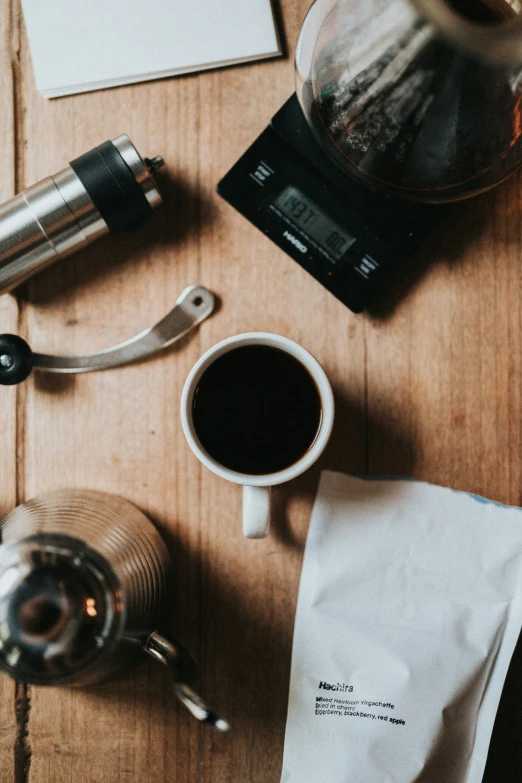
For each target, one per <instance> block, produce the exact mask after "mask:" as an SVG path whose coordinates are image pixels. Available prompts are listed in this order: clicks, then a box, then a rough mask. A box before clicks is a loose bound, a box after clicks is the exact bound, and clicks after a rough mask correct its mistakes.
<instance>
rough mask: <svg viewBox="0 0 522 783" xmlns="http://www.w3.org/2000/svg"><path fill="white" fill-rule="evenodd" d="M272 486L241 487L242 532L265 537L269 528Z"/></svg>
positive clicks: (246, 536) (250, 536) (252, 536)
mask: <svg viewBox="0 0 522 783" xmlns="http://www.w3.org/2000/svg"><path fill="white" fill-rule="evenodd" d="M271 495H272V487H251V486H244V487H243V534H244V536H245V538H266V537H267V535H268V531H269V529H270V513H271V502H272V498H271Z"/></svg>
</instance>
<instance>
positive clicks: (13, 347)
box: [0, 286, 215, 386]
mask: <svg viewBox="0 0 522 783" xmlns="http://www.w3.org/2000/svg"><path fill="white" fill-rule="evenodd" d="M214 305H215V299H214V295H213V294H212V293H211V292H210V291H209V290H208V289H207V288H203V286H190V287H189V288H186V289H185V290H184V291H183V293H182V294H181V296H180V297H179V299H178V300H177V302H176V306H175V307H174V309H173V310H171V311H170V313H169V314H168V315H166V316H165V318H162V320H161V321H159V323H157V324H156V325H155V326H153V327H152V328H151V329H146V330H145V331H144V332H141V333H140V334H138V335H136V337H132V338H131V339H130V340H127V341H126V342H124V343H120V344H119V345H115V346H113V347H112V348H106V349H105V350H102V351H97V352H95V353H87V354H82V355H80V356H51V355H48V354H44V353H33V352H32V351H31V349H30V347H29V346H28V345H27V343H26V342H25V340H22V338H21V337H17V336H15V335H9V334H3V335H0V385H4V386H10V385H13V384H16V383H21V382H22V381H24V380H25V379H26V378H27V376H28V375H29V374H30V372H31V370H32V369H35V370H42V371H45V372H57V373H80V372H92V371H94V370H107V369H109V368H111V367H119V366H121V365H123V364H130V363H131V362H135V361H138V360H139V359H144V358H145V357H147V356H150V355H151V354H153V353H156V352H157V351H159V350H161V349H162V348H166V347H167V346H169V345H171V344H172V343H173V342H175V341H176V340H179V339H180V338H181V337H183V336H184V335H185V334H187V332H189V331H191V330H192V329H194V328H195V327H196V326H198V324H200V323H201V322H202V321H204V320H205V319H206V318H208V316H209V315H211V314H212V311H213V310H214Z"/></svg>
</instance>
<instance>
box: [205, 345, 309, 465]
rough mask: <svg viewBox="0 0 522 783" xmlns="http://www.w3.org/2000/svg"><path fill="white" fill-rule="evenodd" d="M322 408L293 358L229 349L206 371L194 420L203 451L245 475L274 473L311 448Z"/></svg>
mask: <svg viewBox="0 0 522 783" xmlns="http://www.w3.org/2000/svg"><path fill="white" fill-rule="evenodd" d="M321 418H322V407H321V397H320V394H319V390H318V388H317V386H316V384H315V381H314V379H313V378H312V376H311V375H310V373H309V372H308V370H307V369H306V367H304V365H302V364H301V362H300V361H299V360H298V359H296V358H295V357H294V356H292V355H291V354H289V353H287V352H286V351H283V350H281V349H279V348H273V347H271V346H267V345H247V346H241V347H239V348H233V349H232V350H230V351H228V352H227V353H224V354H222V355H221V356H218V358H217V359H216V360H215V361H214V362H213V363H212V364H211V365H210V367H208V368H207V369H206V370H205V372H204V373H203V375H202V376H201V378H200V381H199V384H198V386H197V388H196V392H195V394H194V397H193V403H192V420H193V423H194V428H195V431H196V435H197V437H198V439H199V441H200V443H201V445H202V446H203V448H204V449H205V451H206V452H207V453H208V454H209V455H210V456H211V457H212V458H213V459H214V460H216V461H217V462H219V463H220V464H221V465H222V466H223V467H225V468H228V469H229V470H234V471H236V472H238V473H246V474H249V475H268V474H270V473H278V472H279V471H281V470H284V469H285V468H289V467H291V466H292V465H294V464H295V463H296V462H298V461H299V460H300V459H301V458H302V457H303V456H304V455H305V454H306V452H307V451H308V450H309V449H310V448H311V446H312V445H313V443H314V441H315V439H316V437H317V434H318V432H319V428H320V425H321Z"/></svg>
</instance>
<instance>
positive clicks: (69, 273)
mask: <svg viewBox="0 0 522 783" xmlns="http://www.w3.org/2000/svg"><path fill="white" fill-rule="evenodd" d="M307 6H308V0H283V2H282V3H281V17H282V24H283V28H284V34H285V39H286V42H287V49H288V51H289V52H293V49H294V46H295V41H296V37H297V33H298V30H299V27H300V24H301V21H302V19H303V17H304V14H305V12H306V10H307ZM15 8H17V4H16V2H15ZM17 29H18V26H17V20H16V14H14V18H13V19H11V20H9V19H8V14H7V12H6V13H5V14H4V16H3V17H2V21H1V26H0V34H1V36H2V38H1V40H2V41H3V42H4V44H5V45H4V46H3V47H2V53H1V55H0V56H1V58H2V60H1V63H0V68H1V70H0V73H1V75H2V95H1V100H2V102H3V105H2V108H3V111H2V115H1V117H0V145H1V146H0V148H1V149H2V152H3V153H4V159H5V161H7V162H9V161H15V159H16V170H15V169H14V167H13V166H11V168H9V166H10V165H11V164H8V165H7V166H6V165H4V167H3V177H2V181H1V183H0V184H1V187H2V189H3V190H2V196H3V197H4V198H5V197H7V196H8V195H9V194H10V193H11V192H12V190H13V188H14V184H15V180H16V183H17V185H18V188H19V189H21V188H23V187H24V186H26V185H29V184H31V183H33V182H35V181H37V180H38V179H40V178H42V177H44V176H46V175H48V174H49V173H51V172H52V171H57V170H59V169H60V168H61V167H62V166H63V165H64V164H65V163H66V162H67V161H68V160H71V159H72V158H73V157H75V156H76V155H78V154H80V153H82V152H84V151H86V150H88V149H90V148H91V147H92V146H95V145H96V144H98V143H100V142H102V141H104V140H105V139H107V138H114V137H115V136H117V135H119V134H120V133H124V132H127V133H129V135H130V136H131V138H132V139H133V141H134V142H135V143H136V145H137V146H138V148H139V149H140V150H142V151H143V153H144V154H148V155H154V154H157V153H161V154H162V155H163V156H164V157H165V159H166V161H167V164H168V172H167V174H166V175H165V174H164V175H163V177H162V179H161V187H162V190H163V192H164V196H165V205H164V207H163V208H162V209H161V210H160V211H159V213H158V214H157V215H155V217H154V218H153V219H152V220H151V221H150V222H149V224H148V225H147V226H144V227H143V229H142V230H141V231H140V232H139V233H138V234H136V235H135V236H132V237H129V238H108V239H106V240H104V241H103V242H102V243H101V244H99V245H98V246H96V247H93V248H91V249H90V250H88V251H86V252H84V253H82V254H81V255H78V256H75V257H74V258H71V259H68V260H66V261H64V262H63V263H60V264H58V265H57V266H55V267H53V268H50V269H49V270H47V271H46V272H45V273H43V274H42V275H40V276H38V277H37V278H35V279H34V280H33V281H32V282H31V283H30V284H29V285H28V286H27V287H26V288H25V289H24V290H22V291H20V292H17V293H18V294H19V296H18V303H19V307H20V312H21V316H20V319H19V320H20V329H21V331H22V333H23V335H24V336H26V337H27V338H28V339H29V340H30V342H31V344H32V345H34V347H35V348H37V349H38V350H42V351H46V352H55V351H59V352H63V353H67V352H80V351H89V350H96V349H98V348H103V347H105V346H107V345H110V344H113V343H115V342H117V341H119V340H123V339H125V338H127V337H129V336H131V335H132V334H135V333H137V332H138V331H139V330H140V329H142V328H144V327H146V326H149V325H150V324H152V323H154V322H155V321H156V320H158V319H159V318H160V317H161V316H162V315H163V314H165V313H166V312H167V310H169V309H170V308H171V307H172V304H173V302H174V301H175V299H176V298H177V296H178V295H179V293H180V292H181V291H182V290H183V288H185V286H187V285H189V284H193V283H201V284H203V285H206V286H208V287H210V288H211V289H213V290H214V291H215V292H216V293H217V294H218V295H219V296H220V298H221V300H222V304H221V308H220V310H219V312H218V313H217V314H216V315H215V316H214V317H213V318H212V319H210V320H209V321H207V322H206V323H205V324H203V326H202V327H201V329H200V330H199V332H198V333H197V334H195V335H194V336H192V337H191V338H189V339H187V340H186V341H184V342H183V344H182V345H181V346H180V347H179V348H174V349H173V350H171V351H169V352H168V353H167V354H166V355H164V356H162V357H158V358H156V359H153V360H151V361H149V362H146V363H143V364H141V365H139V366H134V367H128V368H125V369H120V370H115V371H111V372H107V373H99V374H93V375H85V376H78V377H76V378H73V377H72V378H67V377H66V376H64V378H60V377H56V378H53V377H52V376H48V377H46V376H44V375H36V374H35V375H34V376H33V377H32V378H31V379H30V380H29V381H28V383H27V384H25V385H24V386H23V387H20V388H19V391H18V425H17V416H16V392H14V391H13V390H4V391H3V392H2V395H1V396H0V400H1V402H0V430H1V432H2V449H1V450H0V475H1V476H2V478H3V479H4V483H3V486H4V492H3V495H2V498H1V500H0V504H1V505H2V506H5V509H3V510H7V508H10V507H12V506H13V505H14V503H15V501H16V496H17V491H16V477H18V497H19V498H20V499H23V498H29V497H32V496H34V495H35V494H37V493H40V492H44V491H49V490H52V489H55V488H58V487H82V486H85V487H90V488H92V489H100V490H105V491H112V492H116V493H119V494H121V495H123V496H125V497H127V498H128V499H129V500H131V501H133V502H135V503H136V504H137V505H138V506H139V507H141V508H142V509H143V510H144V511H145V512H146V513H148V514H149V515H150V516H151V518H152V519H153V520H154V521H155V522H156V523H157V524H158V526H159V527H160V529H161V530H162V532H163V533H164V534H165V537H166V539H167V541H168V543H169V546H170V549H171V552H172V556H173V559H174V562H175V577H174V588H173V593H172V625H173V628H174V631H175V633H176V634H177V635H179V637H180V638H181V639H182V641H183V642H184V643H185V644H186V645H187V646H188V647H189V648H190V649H191V651H192V652H193V654H194V656H195V658H196V659H197V661H198V663H199V665H200V668H201V689H202V691H203V692H204V693H205V694H206V695H207V696H208V698H209V699H210V700H211V701H213V702H214V703H215V704H216V706H219V708H220V709H221V710H222V711H223V713H224V714H225V715H226V716H227V717H228V718H229V719H230V720H231V722H232V726H233V730H232V732H231V733H230V734H229V735H227V736H218V735H215V734H211V733H209V732H208V731H205V730H204V729H202V728H200V727H199V726H197V725H196V724H195V723H194V722H193V721H192V720H190V719H189V718H188V716H187V715H186V714H185V713H184V712H183V711H181V710H180V709H178V707H177V705H176V703H175V702H174V700H173V696H172V693H171V691H170V690H169V687H168V683H167V680H166V677H165V676H164V673H163V671H161V670H160V669H159V668H157V667H155V666H154V665H153V664H151V665H148V664H147V663H144V665H143V666H141V667H140V668H139V669H137V670H136V671H134V672H132V673H131V674H130V675H129V676H127V677H126V678H125V679H123V680H121V681H118V682H115V683H112V684H110V685H108V686H104V687H101V688H97V689H92V690H90V691H76V690H70V689H69V690H68V689H47V690H46V689H41V688H31V689H30V691H29V693H28V695H29V696H30V710H29V711H28V717H29V722H28V732H29V733H28V737H27V738H26V739H24V742H23V744H21V739H22V727H21V726H20V727H19V730H18V735H17V733H16V731H17V728H16V720H15V711H14V702H15V698H14V689H13V685H12V684H11V683H10V682H9V681H6V679H5V678H2V679H0V783H13V775H14V748H15V744H16V738H17V736H18V746H17V747H18V749H19V758H22V759H23V758H25V759H26V760H29V755H28V754H29V751H30V766H28V767H26V768H24V767H23V764H22V765H20V764H19V765H18V768H17V780H16V783H23V781H26V780H27V781H30V783H66V781H72V780H75V781H76V780H82V781H83V780H85V781H89V783H101V781H104V782H105V781H111V783H121V782H124V781H140V783H166V781H169V783H174V781H175V783H195V782H196V781H200V782H201V783H203V781H205V783H210V782H211V783H237V781H249V782H250V783H276V782H277V781H279V776H280V770H281V760H282V749H283V738H284V726H285V718H286V701H287V692H288V675H289V668H290V653H291V640H292V630H293V618H294V613H295V604H296V598H297V589H298V582H299V574H300V567H301V560H302V554H303V547H304V541H305V535H306V530H307V526H308V521H309V514H310V509H311V504H312V500H313V496H314V493H315V488H316V485H317V480H318V476H319V472H320V469H321V468H324V467H329V468H333V469H337V470H342V471H345V472H353V473H359V474H360V473H365V472H369V473H372V474H399V475H413V476H415V477H416V478H419V479H424V480H427V481H433V482H437V483H443V484H447V485H450V486H454V487H458V488H459V489H465V490H469V491H473V492H479V493H482V494H486V495H488V496H489V497H492V498H494V499H498V500H500V501H503V502H508V503H522V484H521V445H522V442H521V417H520V405H521V401H522V400H521V381H520V377H521V366H520V365H521V360H520V352H521V351H520V349H521V345H520V339H521V338H520V334H521V325H522V324H521V293H522V292H521V276H520V246H521V242H520V214H521V211H522V204H521V196H520V193H521V190H522V188H521V181H520V177H519V176H516V177H515V178H513V179H512V180H510V181H509V182H508V183H507V184H506V185H504V186H502V187H501V188H499V189H498V190H497V191H495V192H494V193H491V194H487V195H485V196H482V197H480V198H478V199H476V200H474V201H472V202H470V203H469V204H465V205H463V206H459V207H457V208H456V209H455V211H454V213H453V214H452V215H451V216H450V218H449V219H448V222H447V225H446V226H445V227H444V230H442V229H441V230H440V231H439V232H438V233H437V234H436V235H435V236H434V237H432V238H431V239H430V241H429V242H428V243H427V244H426V246H425V247H424V248H423V249H422V251H421V252H420V253H419V254H418V255H417V257H416V258H415V259H413V260H412V262H410V263H409V264H408V266H407V267H405V268H404V270H403V272H402V274H401V275H399V276H398V279H397V281H396V283H395V284H394V286H393V288H392V290H391V291H390V292H389V293H388V295H387V296H386V297H385V298H383V299H382V300H381V301H380V302H378V303H377V304H376V305H375V307H374V308H373V309H372V312H371V313H370V314H368V315H365V316H354V315H353V314H351V313H350V312H349V311H348V310H347V309H346V308H344V307H343V306H342V305H341V304H340V303H339V302H337V300H336V299H334V298H333V297H332V296H331V295H330V294H328V293H327V292H326V291H325V290H323V289H322V287H321V286H319V285H318V284H317V283H316V282H315V281H314V280H313V279H312V278H310V277H309V276H308V275H307V274H306V273H305V272H304V271H303V270H301V269H300V268H299V267H298V266H297V264H295V263H294V262H293V261H292V260H291V259H289V258H288V257H287V256H286V255H285V254H284V253H282V252H281V251H279V250H278V249H277V248H276V247H275V246H274V245H272V244H271V243H270V242H269V241H268V240H267V239H266V238H265V237H263V236H262V234H261V233H259V232H258V231H257V230H256V229H255V228H253V227H252V226H250V224H248V223H247V222H246V221H245V220H244V219H243V218H242V217H241V216H240V215H238V214H237V213H236V212H234V211H233V210H232V209H231V208H230V207H229V206H228V205H227V204H225V203H224V202H223V201H221V200H220V199H219V198H218V197H217V196H216V195H215V185H216V183H217V181H218V180H219V179H220V177H221V176H222V175H223V174H224V173H225V172H226V171H227V169H228V168H229V167H230V165H231V164H232V163H233V162H234V161H235V160H236V159H237V158H238V156H239V155H240V154H241V153H242V152H243V151H244V149H245V148H246V147H247V146H248V145H249V144H250V143H251V142H252V141H253V140H254V138H255V137H256V136H257V135H258V133H259V132H260V131H261V130H262V129H263V128H264V126H265V125H266V124H267V122H268V121H269V119H270V117H271V116H272V115H273V114H274V112H275V111H276V110H277V109H278V108H279V106H280V105H281V104H282V103H283V101H284V100H285V99H286V98H287V96H288V95H289V94H290V93H291V91H292V89H293V67H292V58H291V57H287V58H286V59H283V60H274V61H272V62H263V63H259V64H254V65H249V66H246V67H238V68H230V69H225V70H220V71H215V72H211V73H204V74H201V75H194V76H188V77H185V78H181V79H170V80H164V81H158V82H153V83H147V84H141V85H134V86H131V87H123V88H119V89H116V90H108V91H104V92H99V93H95V94H88V95H82V96H74V97H70V98H63V99H59V100H56V101H46V100H44V99H43V98H42V97H41V96H39V94H38V93H37V92H36V90H35V87H34V81H33V75H32V68H31V62H30V57H29V52H28V47H27V41H26V39H25V35H24V36H23V38H22V47H21V60H20V62H18V59H17V56H16V51H17V49H18V46H17ZM10 53H13V57H14V66H15V67H14V71H13V68H12V63H11V54H10ZM13 72H14V74H15V84H14V85H13V83H12V81H11V80H12V74H13ZM13 96H14V98H15V100H13ZM15 130H16V132H15ZM0 319H1V321H0V324H1V327H2V330H3V331H6V330H10V331H13V330H16V328H17V320H18V315H17V305H16V303H15V300H14V299H12V298H9V297H4V298H2V299H1V300H0ZM251 330H266V331H273V332H278V333H280V334H284V335H287V336H289V337H291V338H292V339H295V340H297V341H298V342H300V343H302V344H303V345H304V346H305V347H307V348H308V349H309V350H311V351H312V353H314V354H315V356H316V357H317V358H318V359H319V360H320V362H321V363H322V364H323V366H324V368H325V370H326V372H327V373H328V375H329V377H330V378H331V380H332V383H333V386H334V389H335V394H336V405H337V421H336V428H335V432H334V436H333V439H332V443H331V446H330V447H329V449H328V450H327V452H326V454H325V455H324V457H323V458H322V460H321V462H320V464H319V465H318V466H316V467H315V468H314V469H313V470H312V471H310V472H309V473H308V474H306V476H303V477H301V478H300V479H297V480H296V481H294V482H292V483H291V484H289V485H287V486H285V487H283V488H280V489H278V490H277V492H276V493H275V501H276V509H275V511H276V513H275V520H274V525H273V531H272V534H271V536H270V538H269V539H267V540H266V541H260V542H251V541H245V540H244V539H243V537H242V534H241V524H240V516H241V495H240V490H239V488H238V487H235V486H233V485H230V484H227V483H226V482H223V481H221V480H220V479H218V478H217V477H216V476H214V475H213V474H211V473H209V472H208V471H206V470H204V469H203V468H202V467H201V466H200V464H199V463H198V461H197V460H196V459H195V457H193V455H192V453H191V452H190V450H189V448H188V446H187V445H186V443H185V441H184V439H183V436H182V432H181V426H180V421H179V414H178V406H179V399H180V394H181V389H182V386H183V382H184V380H185V378H186V376H187V374H188V372H189V370H190V368H191V366H192V365H193V364H194V362H195V361H196V359H197V358H198V357H199V356H200V355H201V353H202V352H203V351H204V350H206V349H207V348H208V347H210V346H211V345H213V344H214V343H215V342H217V341H218V340H220V339H223V338H225V337H227V336H229V335H232V334H235V333H239V332H244V331H251ZM16 437H17V439H18V440H17V442H16ZM17 454H18V457H19V466H18V474H17V473H16V456H17ZM521 672H522V665H520V655H518V656H517V658H516V660H515V665H514V666H513V668H512V672H511V673H510V679H509V680H508V685H507V686H506V697H505V698H504V700H503V706H502V708H501V718H500V721H499V722H498V723H497V729H496V733H495V740H494V745H493V751H492V756H491V760H490V766H489V768H488V775H489V778H488V783H489V781H491V783H494V782H495V783H498V780H500V779H502V781H503V783H511V782H512V781H513V783H514V781H515V780H520V779H521V773H522V752H521V750H520V747H519V745H518V744H517V737H518V736H520V731H521V729H522V723H521V718H520V709H519V704H520V701H521V699H520V697H521V695H522V675H521ZM19 695H22V696H23V695H24V694H23V692H22V693H20V692H19ZM20 751H23V752H20ZM24 754H25V755H24ZM498 770H502V775H501V776H499V775H498ZM495 774H497V776H496V777H495ZM2 776H4V777H2ZM328 783H330V782H328ZM332 783H334V782H333V781H332Z"/></svg>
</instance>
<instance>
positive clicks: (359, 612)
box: [281, 473, 522, 783]
mask: <svg viewBox="0 0 522 783" xmlns="http://www.w3.org/2000/svg"><path fill="white" fill-rule="evenodd" d="M521 625H522V512H521V510H520V509H516V508H508V507H505V506H500V505H498V504H494V503H490V502H486V501H484V500H483V499H479V498H475V497H474V496H470V495H467V494H465V493H460V492H454V491H452V490H449V489H443V488H441V487H435V486H432V485H429V484H422V483H417V482H410V481H365V480H360V479H355V478H350V477H348V476H343V475H340V474H336V473H324V474H323V476H322V479H321V484H320V488H319V494H318V497H317V500H316V504H315V507H314V511H313V515H312V522H311V527H310V531H309V535H308V541H307V545H306V552H305V558H304V565H303V572H302V577H301V585H300V590H299V600H298V608H297V617H296V624H295V632H294V647H293V653H292V674H291V684H290V699H289V709H288V720H287V729H286V737H285V750H284V761H283V774H282V778H281V780H282V781H283V783H318V781H324V783H481V781H482V776H483V773H484V767H485V763H486V757H487V751H488V746H489V742H490V738H491V732H492V728H493V722H494V718H495V715H496V711H497V708H498V703H499V700H500V695H501V691H502V687H503V683H504V680H505V677H506V673H507V669H508V666H509V663H510V659H511V657H512V654H513V651H514V648H515V645H516V642H517V639H518V636H519V633H520V629H521Z"/></svg>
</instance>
